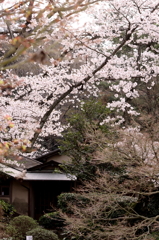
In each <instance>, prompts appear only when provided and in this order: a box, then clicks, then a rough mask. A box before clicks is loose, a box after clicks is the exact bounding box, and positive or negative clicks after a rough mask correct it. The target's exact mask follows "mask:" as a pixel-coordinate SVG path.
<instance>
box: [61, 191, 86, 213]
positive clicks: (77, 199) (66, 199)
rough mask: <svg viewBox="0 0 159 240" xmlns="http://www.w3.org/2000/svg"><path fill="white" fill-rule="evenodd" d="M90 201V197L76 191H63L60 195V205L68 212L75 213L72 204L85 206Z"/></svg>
mask: <svg viewBox="0 0 159 240" xmlns="http://www.w3.org/2000/svg"><path fill="white" fill-rule="evenodd" d="M89 202H90V200H89V198H87V197H84V196H82V195H80V194H76V193H61V194H60V195H59V196H58V207H59V208H60V209H61V210H62V211H63V212H66V213H71V214H72V213H73V212H72V210H71V206H70V205H76V206H78V207H85V206H86V205H87V204H88V203H89Z"/></svg>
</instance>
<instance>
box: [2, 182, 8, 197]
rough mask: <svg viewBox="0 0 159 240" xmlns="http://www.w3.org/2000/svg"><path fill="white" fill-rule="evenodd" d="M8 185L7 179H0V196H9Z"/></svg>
mask: <svg viewBox="0 0 159 240" xmlns="http://www.w3.org/2000/svg"><path fill="white" fill-rule="evenodd" d="M9 185H10V184H9V181H8V180H1V181H0V196H9Z"/></svg>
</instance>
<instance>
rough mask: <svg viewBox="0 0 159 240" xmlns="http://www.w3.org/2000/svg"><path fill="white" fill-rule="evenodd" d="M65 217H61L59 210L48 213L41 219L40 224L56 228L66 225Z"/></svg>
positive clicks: (48, 227)
mask: <svg viewBox="0 0 159 240" xmlns="http://www.w3.org/2000/svg"><path fill="white" fill-rule="evenodd" d="M64 221H65V220H64V219H63V218H61V217H60V214H59V213H58V212H51V213H46V214H44V215H43V216H41V217H40V219H39V224H40V225H41V226H43V227H44V228H47V229H54V228H56V227H62V226H63V225H64Z"/></svg>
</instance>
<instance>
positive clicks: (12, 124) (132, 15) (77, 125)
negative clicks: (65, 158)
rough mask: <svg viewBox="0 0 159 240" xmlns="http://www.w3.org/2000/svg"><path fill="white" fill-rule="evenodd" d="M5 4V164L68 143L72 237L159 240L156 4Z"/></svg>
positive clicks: (134, 0) (100, 0)
mask: <svg viewBox="0 0 159 240" xmlns="http://www.w3.org/2000/svg"><path fill="white" fill-rule="evenodd" d="M0 2H1V3H0V6H1V9H0V16H1V18H0V24H1V28H0V159H1V160H2V161H3V160H4V159H6V158H10V157H11V156H12V155H17V154H19V153H23V154H25V155H29V156H32V157H34V156H37V155H39V154H41V153H45V152H48V151H50V150H52V149H53V148H54V144H55V143H56V142H57V141H55V139H57V138H58V139H59V138H60V139H61V140H60V143H59V141H58V144H61V150H62V151H64V152H65V153H67V154H68V155H69V156H71V159H72V165H69V166H63V168H64V169H65V171H67V172H69V173H70V172H71V173H74V174H76V175H77V176H78V179H79V182H78V183H77V186H78V187H77V188H76V189H75V193H74V194H75V195H71V196H72V200H71V198H69V197H70V196H68V200H70V201H68V202H70V203H71V206H69V205H68V206H67V208H68V209H65V210H64V211H65V212H66V214H65V216H64V217H65V218H66V219H67V220H68V223H69V224H68V225H67V227H66V231H68V234H66V238H68V239H70V238H72V239H74V238H75V239H78V240H82V239H90V240H91V239H99V240H100V239H109V240H111V239H113V240H115V239H131V240H132V239H158V237H155V234H156V233H155V232H157V231H158V214H159V213H158V206H159V205H158V204H159V203H158V161H159V124H158V115H159V110H158V109H159V108H158V107H159V95H158V90H159V42H158V39H159V25H158V19H159V3H158V1H157V0H154V1H150V0H146V1H144V0H120V1H118V0H79V1H71V0H66V1H56V0H55V1H53V0H50V1H49V0H45V1H43V3H40V2H39V1H36V0H28V1H18V0H17V1H5V0H4V1H0ZM76 194H77V199H76ZM78 196H80V198H78ZM66 199H67V196H66ZM59 201H60V200H59ZM61 201H62V200H61ZM78 201H79V202H78ZM63 214H64V213H63ZM156 236H157V235H156Z"/></svg>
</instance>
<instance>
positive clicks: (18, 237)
mask: <svg viewBox="0 0 159 240" xmlns="http://www.w3.org/2000/svg"><path fill="white" fill-rule="evenodd" d="M37 226H38V223H37V221H35V220H34V219H33V218H31V217H28V216H23V215H21V216H18V217H15V218H14V219H13V220H12V221H10V223H9V225H8V227H7V229H6V231H7V233H8V234H9V235H10V236H11V237H12V238H13V240H23V239H25V236H26V232H27V231H30V230H32V229H33V228H36V227H37Z"/></svg>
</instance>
